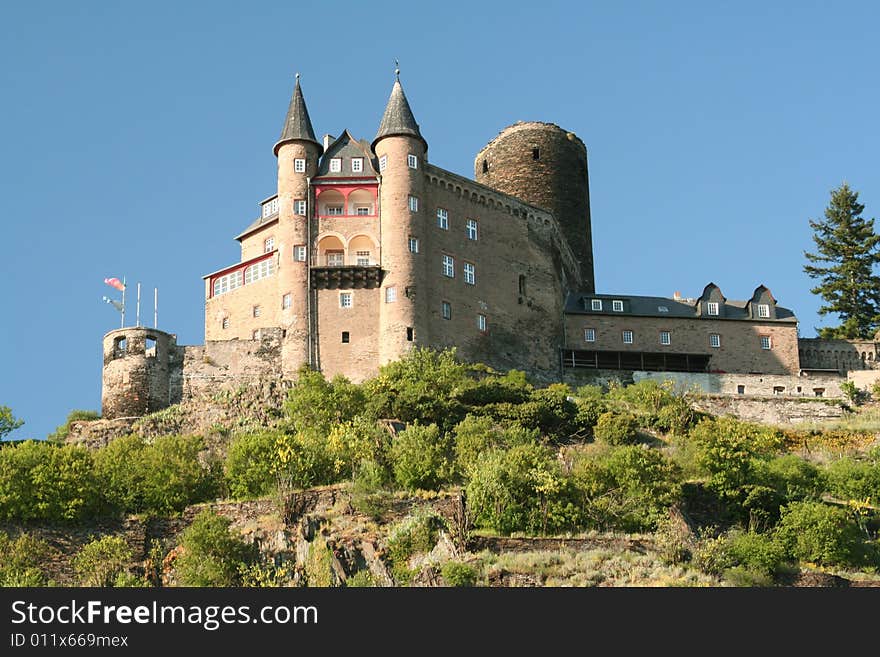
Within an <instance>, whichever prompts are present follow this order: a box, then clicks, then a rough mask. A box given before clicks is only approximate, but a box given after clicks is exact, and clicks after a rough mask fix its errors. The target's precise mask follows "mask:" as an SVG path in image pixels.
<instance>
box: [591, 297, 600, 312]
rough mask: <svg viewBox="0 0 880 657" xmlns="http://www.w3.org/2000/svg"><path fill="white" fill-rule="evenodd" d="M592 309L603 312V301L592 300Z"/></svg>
mask: <svg viewBox="0 0 880 657" xmlns="http://www.w3.org/2000/svg"><path fill="white" fill-rule="evenodd" d="M590 308H591V309H592V310H602V299H592V300H591V301H590Z"/></svg>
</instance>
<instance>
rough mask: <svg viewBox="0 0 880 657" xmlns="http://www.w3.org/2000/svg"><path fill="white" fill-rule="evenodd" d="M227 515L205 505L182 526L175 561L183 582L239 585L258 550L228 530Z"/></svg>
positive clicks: (179, 576) (180, 579)
mask: <svg viewBox="0 0 880 657" xmlns="http://www.w3.org/2000/svg"><path fill="white" fill-rule="evenodd" d="M230 524H232V523H231V521H230V520H229V519H228V518H224V517H223V516H220V515H217V514H216V513H214V512H213V511H209V510H208V509H205V510H204V511H202V512H201V513H199V515H197V516H196V517H195V519H194V520H193V522H192V524H191V525H190V526H189V527H187V528H186V529H185V530H183V533H182V534H181V538H180V546H181V547H182V548H183V550H182V553H181V555H180V556H179V557H178V558H177V560H176V561H175V563H174V569H175V571H176V573H177V579H178V581H179V582H180V585H181V586H237V585H239V584H240V582H241V572H242V570H243V568H242V566H247V565H248V564H250V563H253V562H254V561H255V559H256V550H255V549H254V547H253V546H252V545H248V544H247V543H245V542H244V541H243V540H241V538H240V537H239V536H236V535H234V534H233V533H232V532H230V531H229V525H230Z"/></svg>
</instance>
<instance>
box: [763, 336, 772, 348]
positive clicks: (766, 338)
mask: <svg viewBox="0 0 880 657" xmlns="http://www.w3.org/2000/svg"><path fill="white" fill-rule="evenodd" d="M772 348H773V341H772V340H771V339H770V336H769V335H762V336H761V349H772Z"/></svg>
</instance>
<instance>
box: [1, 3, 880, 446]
mask: <svg viewBox="0 0 880 657" xmlns="http://www.w3.org/2000/svg"><path fill="white" fill-rule="evenodd" d="M878 33H880V9H878V5H877V4H876V3H873V2H867V1H866V2H846V1H842V2H835V3H830V2H808V1H804V2H772V3H770V2H764V1H761V2H753V1H742V0H740V1H737V2H711V3H707V2H601V3H599V2H570V3H561V2H553V1H547V0H545V1H544V2H533V3H522V4H519V3H510V2H479V3H477V2H466V3H465V2H457V1H453V2H437V3H414V2H400V3H390V2H381V1H372V2H359V3H334V2H321V3H318V2H314V3H306V2H248V3H238V2H236V3H233V2H164V1H154V2H149V3H134V2H109V1H107V2H91V1H82V2H51V3H50V2H44V1H29V2H19V3H3V5H2V7H0V62H2V64H0V99H2V102H0V190H2V193H0V222H2V244H3V247H4V248H3V257H2V264H0V273H2V275H3V276H2V286H0V368H2V369H0V405H8V406H11V407H12V409H13V411H14V412H15V414H16V415H17V416H18V417H20V418H22V419H24V420H25V422H26V424H25V426H24V427H22V428H21V429H19V430H18V431H16V432H15V433H14V434H12V437H14V438H26V437H37V438H42V437H44V436H45V435H46V434H47V433H49V432H50V431H52V430H53V429H54V428H55V426H56V425H58V424H60V423H62V422H63V421H64V419H65V417H66V415H67V413H68V411H70V410H71V409H75V408H82V409H96V410H97V409H99V408H100V398H101V337H102V335H103V334H104V333H105V332H107V331H108V330H110V329H113V328H115V327H117V326H118V323H119V317H118V314H117V313H116V311H114V310H113V309H112V308H111V307H110V306H108V305H107V304H105V303H103V302H102V301H101V297H102V295H105V294H108V295H110V294H113V293H114V291H113V290H112V289H111V288H109V287H107V286H106V285H104V283H103V279H104V278H105V277H108V276H118V277H120V278H122V276H125V277H126V278H127V280H128V282H129V283H134V282H136V281H138V280H139V281H141V282H142V283H143V286H144V289H145V290H149V292H150V294H151V293H152V288H153V287H158V288H159V304H160V308H159V327H160V328H162V329H164V330H167V331H170V332H173V333H176V334H177V335H178V342H179V343H180V344H201V343H202V341H203V337H204V327H203V296H204V287H203V282H202V279H201V277H202V275H204V274H206V273H208V272H211V271H214V270H216V269H219V268H221V267H223V266H226V265H229V264H232V263H234V262H236V261H237V258H238V244H237V243H236V242H235V241H234V240H233V237H234V236H235V235H236V234H237V233H238V232H239V231H240V230H242V229H243V228H244V227H245V226H246V225H247V224H248V223H249V222H250V221H251V220H253V219H254V218H255V217H256V216H257V211H258V208H257V202H258V201H259V200H261V199H263V198H265V197H267V196H269V195H271V194H273V193H274V190H275V159H274V157H273V155H272V146H273V144H274V143H275V141H276V139H277V137H278V134H279V132H280V129H281V125H282V122H283V119H284V114H285V110H286V108H287V103H288V100H289V97H290V93H291V90H292V88H293V75H294V73H295V72H296V71H300V72H301V73H302V84H303V90H304V92H305V96H306V101H307V103H308V107H309V111H310V113H311V116H312V121H313V123H314V126H315V131H316V132H317V133H318V134H323V133H327V132H329V133H333V134H337V135H338V134H339V133H340V131H341V130H343V129H344V128H348V129H349V130H351V132H352V133H354V134H355V135H356V136H358V137H360V138H367V139H372V137H373V136H374V134H375V131H376V128H377V127H378V124H379V119H380V117H381V114H382V110H383V108H384V105H385V102H386V100H387V98H388V94H389V92H390V90H391V85H392V82H393V69H394V59H395V58H399V59H400V62H401V68H402V76H401V78H402V81H403V84H404V88H405V90H406V93H407V95H408V97H409V100H410V103H411V105H412V107H413V111H414V113H415V116H416V119H417V120H418V122H419V124H420V125H421V128H422V133H423V134H424V135H425V137H426V139H427V141H428V143H429V145H430V150H429V158H430V160H431V161H432V162H433V163H435V164H437V165H439V166H441V167H444V168H447V169H450V170H452V171H454V172H457V173H460V174H464V175H467V176H472V175H473V157H474V155H475V154H476V152H477V151H478V150H479V149H480V148H481V147H482V146H483V145H484V144H485V143H486V142H487V141H488V140H489V139H491V138H492V137H494V136H495V135H496V134H497V133H498V132H499V131H500V130H501V129H502V128H504V127H505V126H507V125H509V124H510V123H513V122H515V121H518V120H539V121H550V122H554V123H557V124H559V125H561V126H563V127H564V128H566V129H567V130H571V131H573V132H575V133H577V134H578V135H579V136H580V137H581V138H582V139H583V140H584V142H585V143H586V144H587V148H588V151H589V166H590V186H591V198H592V213H593V248H594V253H595V261H596V280H597V286H598V289H599V291H601V292H608V293H613V292H618V293H630V294H656V295H672V293H673V292H674V291H675V290H680V291H681V292H682V293H683V294H685V295H686V296H695V295H698V294H699V293H700V291H701V290H702V288H703V286H704V285H705V284H706V283H708V282H709V281H714V282H715V283H717V284H718V285H720V286H721V289H722V290H723V292H724V293H725V295H726V296H727V297H729V298H733V299H743V298H747V297H748V296H749V295H750V293H751V292H752V290H753V289H754V288H755V287H756V286H757V285H758V284H759V283H764V284H766V285H767V286H768V287H770V289H771V290H772V291H773V293H774V295H775V296H776V298H777V300H778V301H779V303H780V304H781V305H783V306H787V307H790V308H792V309H794V310H795V312H796V313H797V315H798V317H799V318H800V321H801V324H800V329H801V334H802V335H805V336H811V335H813V334H814V328H815V327H816V326H820V325H822V324H823V322H822V320H820V318H819V317H818V316H817V314H816V310H817V309H818V307H819V305H820V304H819V300H818V299H816V298H815V297H813V296H812V295H811V294H810V293H809V288H810V287H811V281H810V279H808V278H807V277H806V276H805V275H804V274H803V273H802V265H803V262H804V259H803V251H804V250H805V249H809V248H811V246H812V242H811V240H810V229H809V226H808V224H807V220H808V219H809V218H811V217H818V216H821V213H822V211H823V208H824V207H825V205H826V203H827V201H828V195H829V191H830V190H831V189H832V188H833V187H836V186H838V185H839V184H840V183H841V182H842V181H844V180H846V181H848V182H849V183H850V185H851V186H852V187H854V188H855V189H856V190H858V191H859V192H860V193H861V201H862V202H863V203H865V204H866V206H867V208H866V212H865V214H866V215H867V216H869V217H870V216H878V215H880V178H878V164H877V162H878V154H880V136H878V130H877V125H878V123H877V117H878V109H877V108H878V107H880V85H878V84H877V80H878V77H877V76H878V73H877V72H878V64H880V61H878V54H877V47H876V42H877V34H878ZM129 289H130V290H133V289H134V288H133V286H132V287H130V288H129ZM145 305H149V304H145ZM131 307H132V308H133V304H132V306H131ZM150 314H151V311H150V312H149V313H144V315H150ZM144 315H142V317H143V316H144ZM149 320H150V321H151V320H152V318H151V316H150V317H149ZM829 321H830V320H829Z"/></svg>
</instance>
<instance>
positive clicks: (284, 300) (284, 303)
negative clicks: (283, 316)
mask: <svg viewBox="0 0 880 657" xmlns="http://www.w3.org/2000/svg"><path fill="white" fill-rule="evenodd" d="M288 308H290V292H288V293H287V294H285V295H284V296H283V297H281V309H282V310H287V309H288Z"/></svg>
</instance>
